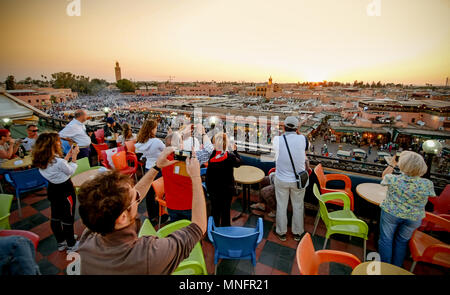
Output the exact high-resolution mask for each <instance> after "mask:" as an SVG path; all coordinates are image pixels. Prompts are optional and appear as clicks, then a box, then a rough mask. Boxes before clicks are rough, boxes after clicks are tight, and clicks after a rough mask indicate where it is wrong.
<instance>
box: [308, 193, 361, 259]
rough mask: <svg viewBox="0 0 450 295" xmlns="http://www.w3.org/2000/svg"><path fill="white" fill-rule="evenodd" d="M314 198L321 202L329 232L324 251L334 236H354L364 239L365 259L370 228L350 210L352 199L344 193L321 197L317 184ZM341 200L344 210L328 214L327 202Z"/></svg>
mask: <svg viewBox="0 0 450 295" xmlns="http://www.w3.org/2000/svg"><path fill="white" fill-rule="evenodd" d="M313 193H314V196H316V198H317V200H318V201H319V212H320V217H321V218H322V220H323V222H324V223H325V226H326V227H327V232H326V234H325V243H324V244H323V249H325V247H326V246H327V242H328V239H329V237H330V236H331V235H332V234H343V235H348V236H354V237H359V238H362V239H364V256H363V257H364V259H365V257H366V240H367V236H368V233H369V227H368V226H367V224H366V223H365V222H364V221H362V220H361V219H358V218H357V217H356V216H355V214H354V213H353V212H352V210H350V198H349V197H348V196H347V195H346V194H344V193H342V192H334V193H326V194H322V195H320V192H319V189H318V188H317V184H314V187H313ZM334 199H340V200H342V202H343V203H344V209H343V210H337V211H333V212H328V210H327V206H326V205H325V203H326V202H328V201H329V200H334ZM315 232H316V227H314V231H313V235H314V234H315Z"/></svg>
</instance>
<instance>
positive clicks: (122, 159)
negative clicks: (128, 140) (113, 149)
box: [111, 151, 128, 171]
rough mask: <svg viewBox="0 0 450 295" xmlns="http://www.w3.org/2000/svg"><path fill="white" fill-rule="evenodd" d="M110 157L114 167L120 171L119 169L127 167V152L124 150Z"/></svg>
mask: <svg viewBox="0 0 450 295" xmlns="http://www.w3.org/2000/svg"><path fill="white" fill-rule="evenodd" d="M111 159H112V161H113V163H114V168H115V169H117V170H119V171H121V170H124V169H126V168H128V164H127V152H125V151H121V152H118V153H116V154H114V155H112V157H111Z"/></svg>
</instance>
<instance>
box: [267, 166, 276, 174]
mask: <svg viewBox="0 0 450 295" xmlns="http://www.w3.org/2000/svg"><path fill="white" fill-rule="evenodd" d="M273 172H275V167H273V168H272V169H270V170H269V172H268V173H267V175H270V174H272V173H273Z"/></svg>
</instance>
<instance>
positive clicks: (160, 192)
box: [152, 177, 169, 228]
mask: <svg viewBox="0 0 450 295" xmlns="http://www.w3.org/2000/svg"><path fill="white" fill-rule="evenodd" d="M152 187H153V191H154V192H155V201H156V202H158V216H159V217H158V228H161V216H163V215H164V214H169V212H167V204H166V201H165V200H164V179H163V178H162V177H160V178H158V179H157V180H155V181H153V182H152Z"/></svg>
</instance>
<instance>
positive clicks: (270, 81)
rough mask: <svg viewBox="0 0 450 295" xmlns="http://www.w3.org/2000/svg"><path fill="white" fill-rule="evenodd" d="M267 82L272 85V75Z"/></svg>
mask: <svg viewBox="0 0 450 295" xmlns="http://www.w3.org/2000/svg"><path fill="white" fill-rule="evenodd" d="M268 84H269V86H270V85H272V76H270V78H269V83H268Z"/></svg>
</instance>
